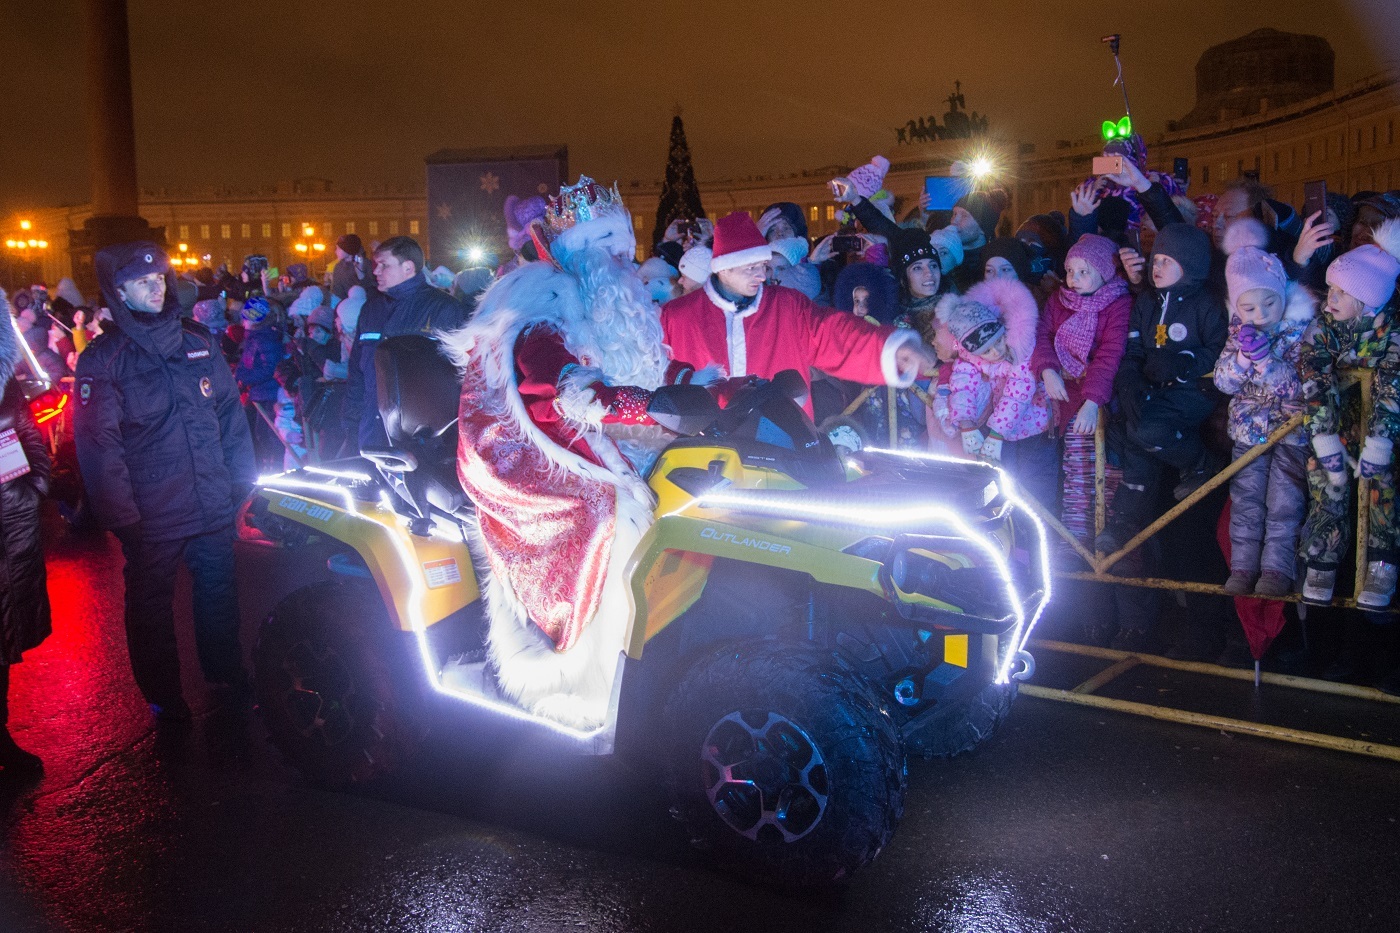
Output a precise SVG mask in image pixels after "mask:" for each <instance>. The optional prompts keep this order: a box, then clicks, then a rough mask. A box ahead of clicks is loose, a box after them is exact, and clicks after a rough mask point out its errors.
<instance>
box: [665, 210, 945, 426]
mask: <svg viewBox="0 0 1400 933" xmlns="http://www.w3.org/2000/svg"><path fill="white" fill-rule="evenodd" d="M771 258H772V246H770V245H769V244H768V242H767V241H765V240H764V239H763V235H762V234H760V233H759V232H758V225H757V224H755V223H754V222H753V218H751V217H750V216H749V215H748V214H747V213H744V212H742V211H737V212H735V213H733V214H729V215H727V216H725V217H722V218H720V220H719V222H718V223H717V224H715V239H714V251H713V256H712V257H711V259H710V273H711V274H710V277H709V279H708V281H706V282H705V287H704V288H702V289H696V290H695V291H693V292H691V293H690V294H689V295H685V296H684V297H681V298H676V299H674V300H672V301H669V302H667V303H666V304H665V306H664V307H662V309H661V327H662V330H663V331H664V333H665V336H666V345H667V346H668V347H670V349H671V354H672V356H674V357H675V358H676V359H678V360H685V361H687V362H688V363H691V364H693V365H695V366H719V367H722V368H723V369H724V370H725V371H726V372H727V373H728V375H729V376H730V377H735V378H737V377H742V376H758V377H760V378H763V379H772V378H773V377H774V376H776V375H777V374H778V373H780V372H782V371H783V370H785V369H795V370H797V371H798V372H799V373H801V374H802V378H803V379H804V380H805V381H806V382H807V384H808V388H809V389H810V388H811V370H812V369H813V368H815V369H818V370H820V371H822V372H824V373H828V374H830V375H832V376H835V377H836V378H838V379H847V380H850V381H851V382H858V383H861V384H863V385H892V386H898V387H901V388H906V387H908V386H910V385H912V384H913V382H914V379H915V377H916V376H918V375H919V374H920V372H923V371H930V372H931V371H933V370H935V369H936V368H937V366H938V357H937V354H935V353H934V352H933V349H932V348H931V347H929V346H927V345H925V344H924V343H923V342H922V341H921V340H920V339H919V335H918V333H917V332H915V331H914V330H911V329H909V328H894V327H881V326H877V325H874V324H871V323H869V322H867V321H863V320H861V319H860V318H858V317H856V316H855V315H853V314H849V313H845V312H841V311H836V310H833V309H831V308H823V307H820V306H819V305H816V304H814V303H813V302H812V301H811V300H810V299H808V298H807V296H805V295H803V294H802V293H801V292H798V291H794V290H793V289H791V288H784V287H782V286H781V285H765V284H764V280H765V279H767V278H768V272H769V261H770V259H771ZM804 404H805V406H806V408H807V414H809V415H810V414H811V413H812V402H811V397H810V393H809V395H808V398H807V400H806V402H805V403H804Z"/></svg>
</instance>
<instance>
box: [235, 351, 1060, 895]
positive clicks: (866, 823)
mask: <svg viewBox="0 0 1400 933" xmlns="http://www.w3.org/2000/svg"><path fill="white" fill-rule="evenodd" d="M376 370H377V375H378V380H379V393H380V394H379V406H380V411H381V413H382V414H383V416H384V421H385V426H386V429H387V433H388V436H389V439H390V447H389V448H387V449H384V450H375V451H365V452H364V453H365V456H364V458H362V459H357V460H350V461H345V462H341V463H337V464H335V465H334V466H332V467H327V468H317V467H309V468H307V469H305V470H298V471H295V472H292V473H288V474H285V475H280V476H275V477H270V478H266V479H264V480H263V481H262V483H261V487H260V489H259V490H258V492H257V493H256V494H255V495H254V497H253V498H252V500H251V501H250V504H249V506H248V508H247V510H246V513H245V519H246V521H247V522H248V523H249V524H250V525H252V526H253V527H255V528H256V529H257V530H258V533H260V534H261V535H263V536H265V537H266V538H269V539H271V540H272V541H274V542H280V543H282V544H285V545H288V546H291V547H294V548H295V547H297V546H299V545H301V544H304V543H305V542H307V541H308V540H310V539H312V538H313V537H314V538H315V539H318V540H322V541H328V542H331V543H332V544H334V545H336V546H338V547H340V550H339V551H338V552H337V553H336V554H335V556H333V557H332V558H331V560H330V568H331V570H333V571H335V579H334V582H329V583H326V582H323V583H317V584H313V585H311V586H307V587H305V588H303V589H301V590H299V591H297V592H294V593H292V594H291V595H290V596H288V597H287V598H286V599H285V600H283V601H282V602H281V603H279V604H278V606H277V608H276V609H275V610H274V611H273V612H272V614H271V615H270V617H269V618H268V619H267V621H266V623H265V624H264V626H263V629H262V632H261V636H260V639H259V643H258V646H257V648H256V651H255V659H254V669H255V677H256V696H257V702H258V706H259V709H260V711H261V713H262V716H263V718H264V721H265V722H266V724H267V727H268V729H269V731H270V733H271V737H272V740H273V741H274V743H275V744H276V745H277V746H278V747H279V749H280V750H281V751H282V752H283V753H284V755H285V756H286V757H287V758H288V759H289V760H290V761H291V762H292V763H293V764H294V765H296V766H298V767H299V768H300V769H301V770H302V771H303V772H304V773H306V774H307V775H308V776H310V777H311V778H313V779H314V780H317V781H320V782H323V783H327V784H332V785H334V784H344V783H348V782H352V781H363V780H367V779H369V778H372V777H375V776H377V775H381V774H384V773H387V772H389V771H392V770H393V769H394V768H395V767H396V766H397V765H398V764H400V763H401V762H402V760H403V759H404V757H405V756H406V755H407V754H408V753H409V752H410V751H411V750H412V747H413V746H414V745H415V743H416V742H417V741H418V740H419V739H420V738H421V735H422V725H421V723H422V722H423V721H424V711H425V707H426V705H427V703H428V702H429V701H431V702H432V703H433V705H434V706H437V707H439V708H441V707H445V708H446V709H447V711H448V712H449V714H450V712H451V711H454V710H463V705H464V704H465V705H467V706H471V707H475V708H477V709H480V710H485V711H488V712H490V713H493V714H498V715H499V716H501V717H505V719H506V720H508V721H510V722H512V723H518V724H519V728H521V729H525V730H536V731H537V732H538V733H539V735H540V736H542V737H544V736H549V737H557V738H558V739H559V740H560V741H562V742H564V743H566V744H568V745H569V746H571V747H572V748H574V749H576V750H577V751H579V752H582V753H587V754H614V753H615V754H618V755H623V756H628V757H629V758H631V759H632V760H642V761H645V762H652V763H660V764H662V765H663V766H664V768H665V771H666V773H667V775H668V776H669V783H670V789H671V792H672V794H673V799H674V812H675V813H676V814H677V815H678V816H679V817H680V818H681V819H683V820H684V821H685V823H686V824H687V825H688V827H689V829H690V831H691V833H692V835H693V838H694V839H695V840H696V841H697V842H699V843H701V844H703V845H704V846H706V847H707V848H709V849H710V850H711V851H712V852H713V853H715V854H716V855H717V856H718V857H719V859H720V861H721V863H722V864H725V865H728V866H731V867H737V868H739V869H741V870H743V871H745V872H746V873H748V874H750V875H751V876H752V877H755V878H757V879H760V880H763V881H766V882H771V883H778V884H783V885H810V884H823V883H829V882H832V881H835V880H837V879H840V878H842V877H844V876H846V875H848V874H849V873H851V872H852V871H854V870H855V869H857V868H859V867H861V866H862V865H864V864H866V863H868V862H869V861H870V860H871V859H873V858H874V857H875V856H876V854H877V853H878V852H879V851H880V849H881V848H882V847H883V846H884V845H885V844H886V843H887V842H888V841H889V839H890V837H891V835H892V834H893V832H894V830H895V827H896V825H897V824H898V822H899V819H900V816H901V814H902V809H903V801H904V791H905V780H906V767H905V755H906V750H907V751H909V752H913V753H915V754H922V755H925V756H947V755H953V754H957V753H959V752H964V751H967V750H969V749H972V748H974V747H976V746H977V745H978V744H979V743H981V742H983V741H985V740H986V739H987V738H988V737H989V736H990V735H991V734H992V732H993V730H994V729H995V728H996V726H997V724H998V723H999V722H1000V721H1001V720H1002V718H1003V717H1004V716H1005V715H1006V713H1007V710H1008V708H1009V706H1010V704H1011V701H1012V699H1013V698H1014V696H1015V693H1016V681H1017V679H1019V678H1024V677H1025V676H1028V675H1029V673H1030V669H1031V666H1032V661H1031V658H1030V655H1028V654H1027V653H1026V652H1025V650H1024V647H1025V643H1026V640H1027V639H1028V638H1029V636H1030V631H1031V628H1032V627H1033V626H1034V624H1035V622H1036V619H1037V618H1038V616H1039V615H1040V613H1041V611H1042V609H1043V608H1044V606H1045V603H1046V601H1047V599H1048V597H1049V577H1048V563H1047V551H1046V542H1045V537H1044V533H1043V531H1042V529H1041V527H1040V525H1039V523H1038V522H1037V521H1036V520H1035V519H1034V518H1033V517H1032V516H1031V514H1030V513H1029V512H1027V511H1026V510H1025V509H1023V508H1022V507H1021V506H1020V505H1019V504H1018V500H1017V498H1016V496H1015V493H1014V491H1013V490H1012V488H1011V486H1010V483H1009V482H1008V481H1007V479H1006V477H1005V476H1004V474H1002V473H1001V472H1000V471H999V470H997V469H995V468H993V467H990V466H987V465H985V464H981V463H973V462H965V461H955V460H942V459H936V458H931V457H923V456H919V455H909V454H903V453H895V452H887V451H873V450H864V451H859V452H855V453H853V454H849V455H845V456H843V455H838V453H837V448H835V447H833V445H832V443H831V441H830V440H829V439H828V438H827V437H826V436H824V435H822V434H820V433H819V432H818V431H817V430H816V428H814V427H813V425H812V422H811V420H810V419H809V418H808V417H807V416H806V414H805V413H804V412H803V410H802V408H801V407H800V406H799V405H798V404H797V403H796V402H795V401H794V398H795V397H800V393H801V392H802V391H804V390H805V387H804V386H803V384H802V380H801V379H800V378H796V376H797V374H796V373H788V374H784V375H783V376H780V377H779V378H778V379H776V380H773V381H772V382H762V383H757V384H754V385H752V386H751V387H749V388H746V389H743V390H741V391H740V392H739V393H738V394H737V395H735V397H734V398H733V399H732V401H731V402H730V404H729V405H728V406H727V407H726V408H725V409H723V410H721V409H719V408H718V406H717V405H716V404H715V402H714V401H713V399H712V397H711V396H710V394H709V392H708V391H707V390H705V389H701V388H698V387H690V386H679V387H670V388H666V389H662V390H660V391H659V392H658V393H657V394H656V397H655V400H654V401H653V403H652V406H651V413H652V415H653V417H655V419H656V420H657V421H658V422H659V423H661V424H662V425H663V426H665V427H667V428H668V429H670V430H672V431H674V432H675V433H676V434H677V435H678V437H677V438H676V440H675V441H673V442H672V443H671V444H670V445H669V446H668V447H666V448H665V449H664V450H663V451H662V453H661V454H660V456H659V458H658V459H657V461H656V463H655V464H654V466H653V467H652V468H651V470H650V472H649V474H648V476H647V481H648V483H649V484H650V487H651V489H652V490H653V492H654V493H655V494H656V498H657V507H656V516H657V518H656V522H655V524H654V525H653V527H652V528H651V529H650V530H649V531H648V532H647V534H646V535H645V537H643V539H642V541H641V543H640V545H639V546H638V548H637V550H636V552H635V554H634V555H633V557H632V559H631V561H630V563H629V565H628V566H629V577H630V580H631V594H632V598H633V616H632V624H631V629H630V633H629V636H628V638H627V639H626V643H625V644H624V645H623V646H622V650H621V651H620V674H619V676H618V677H617V679H616V681H615V686H614V690H613V698H612V703H611V707H610V713H609V716H608V720H607V722H606V723H605V724H604V725H603V727H601V728H599V729H597V730H594V731H591V732H586V733H585V732H579V731H576V730H573V729H569V728H566V727H564V726H562V725H560V724H558V723H554V722H551V721H548V720H545V719H542V718H539V717H535V716H532V715H531V714H529V713H528V712H526V711H525V710H523V709H521V708H519V707H517V706H515V705H513V704H511V703H510V702H509V701H507V700H506V699H504V698H503V697H502V696H501V695H500V694H499V693H498V692H497V691H496V689H495V687H494V684H493V682H492V677H491V669H490V667H489V664H487V663H484V659H485V657H486V652H485V650H484V648H485V638H486V635H485V632H486V626H485V622H484V614H483V611H482V606H481V595H480V592H479V590H478V586H477V580H476V576H475V574H474V570H473V562H472V557H471V554H470V553H469V551H468V548H467V544H466V540H467V536H466V529H467V528H469V527H470V523H471V522H472V520H473V509H472V505H471V503H470V502H469V501H467V499H466V497H465V496H464V495H463V493H462V490H461V487H460V486H459V484H458V482H457V478H456V472H455V453H456V418H457V404H458V391H459V389H458V387H459V382H458V379H457V374H456V372H455V371H454V370H453V368H452V366H451V364H450V363H448V361H447V360H446V359H444V358H443V357H442V356H441V355H440V354H439V353H438V352H437V347H436V344H435V343H434V342H433V341H431V340H429V339H427V338H423V337H400V338H394V339H391V340H386V341H385V342H384V343H383V344H381V345H380V347H379V348H378V350H377V352H376ZM464 672H466V674H465V676H464ZM441 718H442V717H441V709H439V716H438V717H435V719H439V720H440V719H441ZM447 721H449V722H450V721H451V719H450V715H449V717H448V719H447Z"/></svg>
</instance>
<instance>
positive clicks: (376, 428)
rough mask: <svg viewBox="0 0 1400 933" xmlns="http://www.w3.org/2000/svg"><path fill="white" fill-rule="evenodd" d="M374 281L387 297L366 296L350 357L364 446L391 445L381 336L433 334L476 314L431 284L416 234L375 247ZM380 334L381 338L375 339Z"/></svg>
mask: <svg viewBox="0 0 1400 933" xmlns="http://www.w3.org/2000/svg"><path fill="white" fill-rule="evenodd" d="M374 279H375V282H376V284H378V286H379V292H378V294H379V295H380V296H381V297H380V298H376V297H375V295H373V294H371V295H370V296H369V297H368V298H367V299H366V300H365V306H364V310H362V311H361V312H360V326H359V333H358V334H357V335H356V338H355V348H354V350H353V351H352V352H351V361H350V368H351V374H350V379H351V388H350V395H351V398H352V399H353V400H354V401H353V404H357V405H358V406H359V411H360V422H359V437H360V446H361V447H362V448H363V447H368V446H380V445H383V444H385V443H387V439H386V438H385V435H384V427H383V424H382V423H381V422H380V418H379V390H378V383H377V381H376V379H375V374H374V349H375V347H376V346H378V343H379V340H381V339H387V338H389V337H400V336H403V335H405V334H422V335H423V336H425V337H432V336H434V335H436V334H437V333H439V332H441V331H450V330H456V329H457V328H459V327H461V326H462V325H463V324H465V323H467V318H468V317H469V316H470V314H471V312H470V309H468V308H467V306H466V305H464V304H462V303H461V302H460V301H458V300H457V299H455V298H453V297H452V296H451V295H449V294H448V293H447V292H445V291H443V290H442V289H440V288H435V287H434V286H433V285H431V284H429V283H428V277H427V276H426V275H424V274H423V248H422V247H421V246H419V245H418V241H417V240H414V239H412V238H411V237H406V236H396V237H390V238H389V239H387V240H385V241H384V242H383V243H381V244H379V248H378V249H376V250H375V251H374ZM381 302H382V303H381ZM374 334H377V335H378V336H376V337H372V336H371V335H374ZM356 354H358V356H356ZM357 373H358V374H357Z"/></svg>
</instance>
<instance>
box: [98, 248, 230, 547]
mask: <svg viewBox="0 0 1400 933" xmlns="http://www.w3.org/2000/svg"><path fill="white" fill-rule="evenodd" d="M143 245H144V244H143ZM106 253H108V251H107V250H104V251H103V252H102V253H99V254H98V257H97V258H98V270H97V271H98V281H99V282H100V284H101V286H102V293H103V296H104V298H105V299H106V301H107V305H108V307H109V308H110V309H111V311H112V317H113V319H114V321H115V324H116V326H115V327H113V326H109V327H108V328H107V329H106V330H104V332H103V334H102V336H100V337H98V338H97V339H96V340H94V341H93V342H92V343H91V344H90V345H89V346H88V348H87V349H86V350H85V351H83V353H82V355H81V356H79V357H78V370H77V387H76V390H77V394H78V398H77V402H78V404H77V406H76V407H75V410H74V435H75V439H76V441H77V448H78V464H79V466H80V468H81V470H82V474H83V485H84V487H85V488H86V490H87V495H88V500H89V502H90V504H91V506H92V508H93V511H94V513H95V515H96V517H97V520H98V521H99V522H100V523H101V524H102V525H103V526H104V527H107V528H124V527H129V526H133V525H136V524H137V523H138V522H139V523H140V526H139V527H140V533H141V537H143V538H145V539H147V540H152V541H166V540H172V539H175V538H182V537H187V536H190V535H196V534H202V533H204V532H208V531H213V530H215V529H218V528H221V527H224V526H227V525H228V524H230V523H231V522H232V521H233V517H234V512H235V510H236V509H237V507H238V504H239V502H240V501H241V499H242V496H243V495H244V493H245V492H246V491H247V490H248V488H249V487H250V486H251V485H252V483H253V481H254V480H255V478H256V476H255V470H256V467H255V463H254V458H253V444H252V438H251V436H250V434H249V431H248V421H247V418H246V416H245V414H244V412H243V408H242V406H241V405H240V404H239V398H238V387H237V385H236V384H235V383H234V381H233V375H232V374H231V373H230V372H229V368H228V365H227V364H226V363H225V361H224V356H223V353H222V352H221V350H220V348H219V343H218V340H217V339H216V338H214V337H213V336H212V335H211V334H210V332H209V330H208V329H207V328H205V327H204V326H203V325H202V324H199V323H196V322H194V321H189V320H183V321H182V320H181V319H180V318H179V306H178V304H177V303H175V302H174V300H173V299H174V288H173V287H171V286H173V283H172V282H169V281H167V290H166V301H165V308H164V310H162V311H161V312H160V314H158V315H149V316H147V315H142V320H138V319H137V318H136V317H135V314H134V313H133V312H132V311H131V310H130V309H128V308H127V307H126V305H125V303H124V302H123V301H122V300H121V299H120V297H119V296H118V295H117V293H116V289H115V287H113V286H112V283H111V277H112V273H113V271H114V270H116V269H118V268H120V267H121V266H122V265H123V264H124V261H125V259H124V257H122V256H116V257H115V258H113V257H109V256H107V255H104V254H106ZM104 260H107V261H105V262H104ZM170 278H172V276H170V275H169V274H167V279H170Z"/></svg>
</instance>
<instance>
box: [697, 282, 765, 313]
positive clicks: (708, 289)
mask: <svg viewBox="0 0 1400 933" xmlns="http://www.w3.org/2000/svg"><path fill="white" fill-rule="evenodd" d="M705 297H706V298H708V299H710V303H711V304H713V305H714V306H715V307H716V308H719V309H720V310H721V311H723V312H724V313H725V314H731V315H734V316H736V317H740V318H746V317H748V316H749V315H751V314H756V313H758V306H759V305H761V304H762V303H763V286H762V285H760V286H759V287H758V294H757V295H755V296H754V298H753V304H751V305H749V306H748V307H747V308H745V309H744V310H742V311H740V310H739V308H738V306H737V305H735V304H734V302H732V301H730V300H729V299H727V298H725V297H724V296H722V295H721V294H720V293H719V290H718V289H716V288H715V284H714V282H712V281H710V280H709V279H706V280H705Z"/></svg>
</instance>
